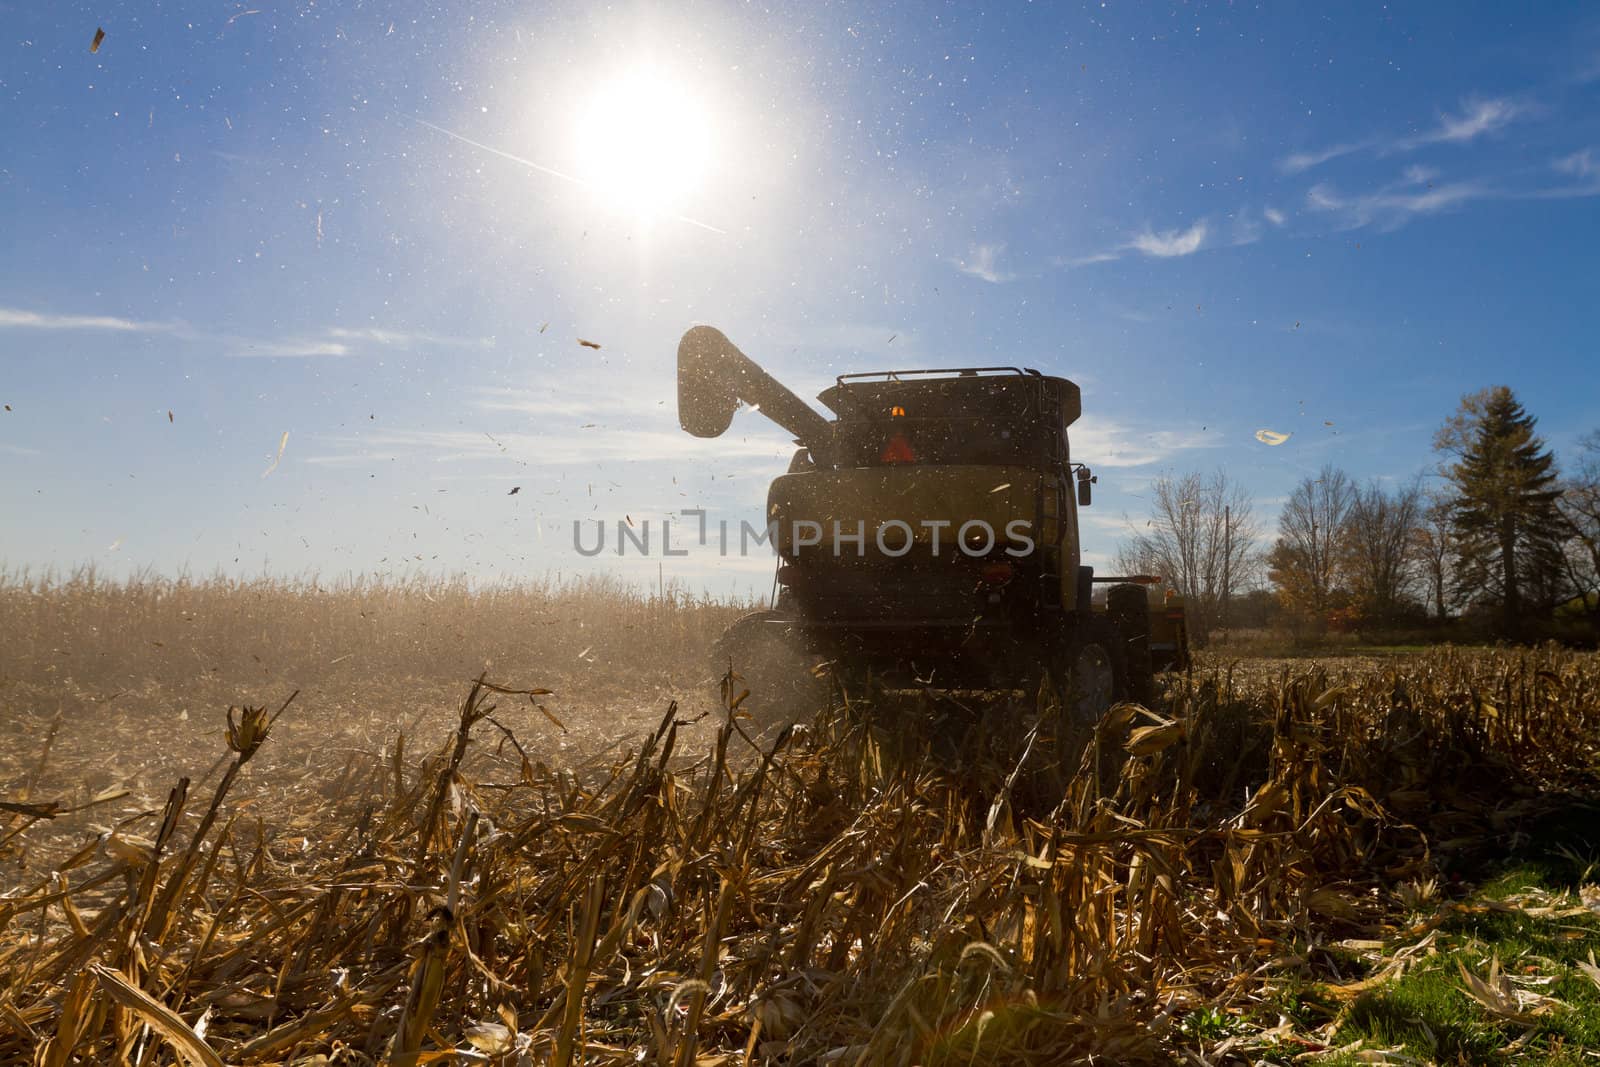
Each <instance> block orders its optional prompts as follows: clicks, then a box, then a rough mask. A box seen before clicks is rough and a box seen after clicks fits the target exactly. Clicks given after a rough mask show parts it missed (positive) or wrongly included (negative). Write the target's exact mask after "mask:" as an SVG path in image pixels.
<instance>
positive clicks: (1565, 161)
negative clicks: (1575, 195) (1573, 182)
mask: <svg viewBox="0 0 1600 1067" xmlns="http://www.w3.org/2000/svg"><path fill="white" fill-rule="evenodd" d="M1594 151H1595V150H1594V149H1592V148H1585V149H1582V150H1581V151H1577V152H1574V153H1572V154H1571V155H1570V156H1562V157H1561V158H1560V159H1558V160H1556V161H1555V162H1554V163H1553V164H1551V166H1553V167H1555V169H1556V172H1557V173H1559V174H1570V175H1572V176H1573V177H1574V178H1595V177H1600V160H1597V159H1595V157H1594Z"/></svg>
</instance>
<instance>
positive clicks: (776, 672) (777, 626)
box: [711, 611, 827, 734]
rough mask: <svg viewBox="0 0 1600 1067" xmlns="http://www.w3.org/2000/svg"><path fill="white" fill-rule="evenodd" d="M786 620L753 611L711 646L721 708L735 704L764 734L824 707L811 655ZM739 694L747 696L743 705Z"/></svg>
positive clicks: (780, 615)
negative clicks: (732, 702) (731, 702)
mask: <svg viewBox="0 0 1600 1067" xmlns="http://www.w3.org/2000/svg"><path fill="white" fill-rule="evenodd" d="M787 619H788V616H787V615H785V614H783V613H782V612H777V611H752V612H750V613H749V614H746V615H741V616H740V617H739V618H737V619H735V620H734V621H733V623H732V624H731V625H729V626H728V628H727V629H726V630H724V631H722V636H720V637H718V638H717V640H716V643H715V644H714V645H713V646H712V652H711V667H712V670H713V672H714V675H715V678H716V685H717V695H718V696H719V698H720V699H719V703H720V704H721V705H722V706H723V707H727V705H728V702H729V701H733V700H739V709H740V710H741V711H745V712H748V713H749V714H750V716H751V720H752V721H753V723H754V725H755V726H756V729H757V731H759V732H760V733H763V734H766V733H770V732H774V731H776V730H779V729H782V728H783V727H784V726H787V725H789V724H790V723H794V722H801V721H805V720H807V719H809V718H810V717H811V716H813V715H815V714H816V713H817V711H818V710H820V709H821V708H822V707H824V706H825V705H826V703H827V690H826V688H825V687H824V686H823V684H822V682H821V681H820V680H819V679H818V678H817V676H816V674H815V673H813V669H814V668H815V666H816V657H815V656H813V655H811V654H809V653H808V652H807V651H806V650H805V648H804V647H803V645H802V644H801V642H800V639H799V637H798V636H797V635H796V634H795V633H794V631H793V630H792V629H791V628H790V627H788V626H786V625H784V623H785V622H786V621H787ZM741 694H748V695H745V696H744V697H743V699H742V700H741V699H740V697H741Z"/></svg>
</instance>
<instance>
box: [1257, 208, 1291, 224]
mask: <svg viewBox="0 0 1600 1067" xmlns="http://www.w3.org/2000/svg"><path fill="white" fill-rule="evenodd" d="M1261 214H1263V215H1265V216H1266V217H1267V221H1268V222H1270V223H1272V224H1273V225H1274V226H1282V225H1283V224H1284V222H1286V221H1287V219H1286V218H1285V216H1284V214H1283V212H1281V211H1279V210H1278V209H1277V208H1275V207H1269V208H1262V209H1261Z"/></svg>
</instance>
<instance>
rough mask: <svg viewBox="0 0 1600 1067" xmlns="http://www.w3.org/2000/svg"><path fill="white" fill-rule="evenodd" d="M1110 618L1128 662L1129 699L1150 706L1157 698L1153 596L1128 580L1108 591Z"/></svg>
mask: <svg viewBox="0 0 1600 1067" xmlns="http://www.w3.org/2000/svg"><path fill="white" fill-rule="evenodd" d="M1106 617H1107V618H1108V619H1110V621H1111V625H1112V626H1114V627H1116V629H1117V637H1118V638H1119V639H1120V640H1121V642H1122V654H1123V657H1124V658H1125V659H1126V661H1127V665H1128V699H1129V700H1132V701H1135V702H1137V703H1140V704H1143V705H1145V706H1146V707H1148V706H1149V705H1150V702H1151V701H1152V700H1153V699H1154V698H1155V668H1154V666H1153V665H1152V664H1151V662H1150V599H1149V596H1148V594H1147V593H1146V592H1145V588H1144V586H1142V585H1134V584H1133V583H1132V582H1124V583H1122V584H1120V585H1114V586H1112V587H1111V590H1110V592H1108V593H1107V594H1106Z"/></svg>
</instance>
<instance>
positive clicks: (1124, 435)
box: [1068, 414, 1218, 467]
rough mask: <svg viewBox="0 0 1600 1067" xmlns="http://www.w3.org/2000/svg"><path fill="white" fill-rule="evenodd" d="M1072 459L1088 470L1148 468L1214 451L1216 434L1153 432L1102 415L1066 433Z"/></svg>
mask: <svg viewBox="0 0 1600 1067" xmlns="http://www.w3.org/2000/svg"><path fill="white" fill-rule="evenodd" d="M1068 433H1069V435H1070V436H1071V438H1072V455H1073V458H1074V459H1078V460H1082V461H1083V462H1085V463H1087V464H1088V465H1089V466H1091V467H1148V466H1151V465H1153V464H1157V463H1162V462H1165V461H1166V460H1168V459H1171V458H1172V457H1173V456H1176V455H1177V454H1178V453H1180V452H1188V451H1191V450H1193V449H1198V448H1212V447H1215V446H1216V444H1217V442H1218V438H1217V435H1215V434H1210V435H1207V434H1198V433H1184V432H1181V431H1178V430H1154V429H1151V428H1150V427H1148V426H1135V425H1131V424H1129V423H1125V422H1122V421H1120V420H1118V419H1114V418H1110V417H1108V416H1105V415H1094V414H1090V415H1085V416H1084V417H1083V418H1081V419H1079V420H1078V421H1077V422H1075V423H1073V424H1072V428H1071V429H1070V430H1069V431H1068Z"/></svg>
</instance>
